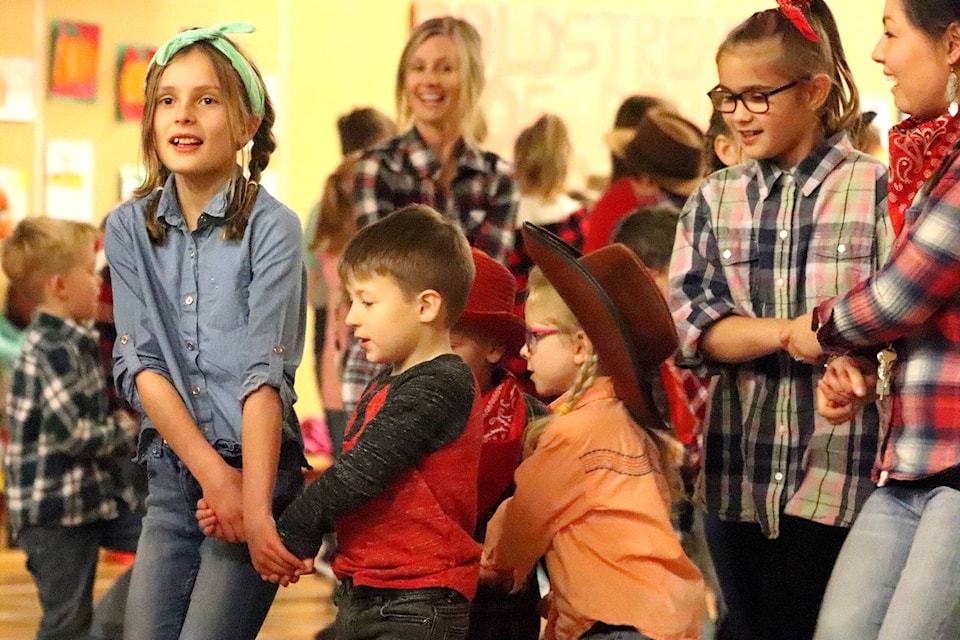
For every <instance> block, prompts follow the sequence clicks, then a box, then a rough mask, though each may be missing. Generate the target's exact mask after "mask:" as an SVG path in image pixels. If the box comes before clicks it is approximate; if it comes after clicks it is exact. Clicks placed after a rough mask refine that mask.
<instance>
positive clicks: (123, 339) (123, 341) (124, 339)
mask: <svg viewBox="0 0 960 640" xmlns="http://www.w3.org/2000/svg"><path fill="white" fill-rule="evenodd" d="M128 342H130V336H120V344H127V343H128Z"/></svg>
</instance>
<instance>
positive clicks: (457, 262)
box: [265, 205, 483, 640]
mask: <svg viewBox="0 0 960 640" xmlns="http://www.w3.org/2000/svg"><path fill="white" fill-rule="evenodd" d="M339 271H340V276H341V279H342V281H343V283H344V284H345V288H346V291H347V293H348V294H349V298H350V311H349V313H348V314H347V318H346V321H347V324H348V325H350V326H351V327H352V328H353V330H354V335H355V336H356V337H357V338H358V339H359V341H360V345H361V346H362V348H363V349H364V351H365V352H366V355H367V359H368V360H369V361H371V362H375V363H383V364H390V365H391V368H389V369H387V370H386V371H384V373H382V374H381V375H380V376H378V377H377V378H375V379H374V380H373V381H372V382H371V383H370V384H369V385H368V386H367V388H366V389H365V390H364V392H363V394H362V396H361V398H360V402H359V404H358V405H357V407H356V409H355V410H354V413H353V415H352V417H351V419H350V422H349V424H348V426H347V431H346V434H345V437H344V443H343V455H342V456H341V457H340V459H338V460H337V461H336V462H335V463H334V465H333V466H332V467H330V469H328V470H327V471H326V472H325V473H324V474H323V475H322V476H320V478H318V479H317V480H316V481H315V482H313V483H312V484H311V485H310V486H309V487H308V488H307V489H306V491H305V492H304V493H303V494H302V495H301V496H300V497H299V498H297V500H295V501H294V502H293V504H291V505H290V507H288V508H287V510H286V511H284V513H283V515H282V516H281V518H280V521H279V523H278V525H277V528H278V531H279V532H280V536H281V539H282V540H283V542H284V544H285V545H286V546H287V548H288V549H290V551H291V552H293V553H294V554H295V555H296V556H297V557H299V558H303V559H308V560H312V558H314V556H315V555H316V553H317V551H318V550H319V548H320V543H321V542H322V536H323V534H325V533H328V532H330V531H332V530H333V529H334V525H335V528H336V533H337V541H338V544H339V548H338V553H337V558H336V560H335V561H334V563H333V570H334V572H335V573H336V574H337V577H338V578H339V579H340V584H339V585H338V586H337V589H336V592H335V594H334V601H335V602H336V604H337V606H338V607H339V611H338V613H337V620H336V623H335V624H336V631H337V637H338V638H339V639H340V640H350V639H352V638H360V637H362V638H374V637H377V638H416V637H421V635H422V634H426V633H429V632H430V629H433V633H435V634H436V633H437V632H438V629H445V630H446V634H447V635H443V634H442V633H441V634H440V635H438V636H434V637H441V636H442V637H444V638H451V639H456V638H463V637H464V634H465V633H466V629H467V621H468V616H469V600H470V599H472V598H473V595H474V592H475V590H476V586H477V576H478V572H479V559H480V549H479V546H478V545H477V543H476V542H475V541H474V540H473V538H472V537H471V533H472V532H473V529H474V526H475V523H476V513H477V468H478V464H479V457H480V443H481V439H482V431H483V427H482V424H481V422H480V420H478V419H477V418H478V416H477V413H476V411H475V410H474V407H475V401H476V398H477V395H478V394H477V392H476V383H475V381H474V379H473V374H472V373H471V371H470V368H469V367H468V366H467V365H466V364H465V363H464V362H463V360H462V359H461V358H460V357H459V356H457V355H455V354H454V353H453V351H452V349H451V346H450V327H451V326H452V325H453V324H454V322H456V320H457V318H458V317H459V316H460V313H461V311H462V310H463V308H464V305H465V303H466V300H467V295H468V293H469V291H470V286H471V284H472V282H473V277H474V265H473V260H472V259H471V256H470V248H469V245H468V244H467V240H466V238H465V237H464V235H463V232H462V231H461V230H460V229H459V227H458V226H457V225H456V224H455V223H453V222H451V221H448V220H446V219H444V218H442V217H441V216H440V215H439V214H438V213H437V212H435V211H433V210H432V209H430V208H428V207H424V206H420V205H414V206H410V207H406V208H403V209H401V210H399V211H397V212H395V213H393V214H391V215H390V216H387V217H386V218H384V219H383V220H381V221H379V222H377V223H375V224H372V225H370V226H368V227H365V228H364V229H362V230H361V231H360V232H359V233H357V235H356V236H354V237H353V239H351V241H350V242H349V244H348V245H347V246H346V248H345V249H344V253H343V256H342V258H341V261H340V267H339ZM265 577H267V578H269V579H273V580H279V581H284V580H286V579H292V576H265ZM423 637H426V636H423Z"/></svg>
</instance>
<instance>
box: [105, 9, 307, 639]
mask: <svg viewBox="0 0 960 640" xmlns="http://www.w3.org/2000/svg"><path fill="white" fill-rule="evenodd" d="M251 31H253V27H252V26H251V25H247V24H243V23H233V24H226V25H220V26H218V27H212V28H208V29H190V30H188V31H184V32H182V33H180V34H179V35H177V36H175V37H174V38H173V39H171V40H170V41H169V42H167V43H166V44H164V45H163V46H162V47H160V49H159V50H158V51H157V54H156V56H155V57H154V59H153V61H152V62H151V65H150V68H149V70H148V72H147V78H146V87H145V94H146V95H145V108H144V113H143V120H142V123H141V156H142V157H143V161H144V163H145V165H146V170H147V177H146V180H145V181H144V183H143V185H141V187H140V188H139V189H138V190H137V191H136V192H135V197H134V198H133V199H131V200H130V201H128V202H125V203H123V204H122V205H120V206H119V207H118V208H117V209H115V210H114V211H113V212H112V213H111V215H110V216H109V217H108V219H107V235H106V253H107V260H108V262H109V264H110V267H111V271H112V278H113V295H114V310H115V317H116V325H117V335H118V338H117V342H116V345H115V348H114V360H115V367H114V375H115V377H116V380H117V386H118V389H119V391H120V393H122V394H123V395H124V396H125V397H126V398H127V399H128V400H130V401H131V402H132V403H133V404H134V405H135V406H137V407H138V408H139V409H141V410H142V412H143V415H144V417H143V426H142V431H141V436H140V445H139V450H138V460H139V461H140V462H141V463H143V464H145V465H146V467H147V471H148V475H149V478H150V481H149V496H148V499H147V515H146V517H145V518H144V524H143V533H142V535H141V538H140V543H139V547H138V552H137V557H136V562H135V564H134V569H133V577H132V581H131V586H130V593H129V598H128V603H127V620H126V629H125V632H126V637H127V638H132V639H136V640H140V639H147V638H149V639H154V638H164V639H165V638H190V639H191V640H193V639H196V638H211V639H213V638H231V639H233V638H254V637H255V636H256V635H257V633H258V631H259V629H260V626H261V624H262V623H263V620H264V618H265V617H266V614H267V611H268V609H269V608H270V605H271V603H272V601H273V598H274V596H275V594H276V589H277V584H276V578H275V579H274V580H275V581H274V582H271V581H269V580H264V579H262V578H261V575H262V576H264V577H267V578H269V577H271V576H281V575H282V576H290V578H287V579H285V580H284V583H285V584H286V583H288V582H289V581H291V580H293V581H295V580H296V579H297V578H298V577H299V575H301V574H302V573H304V572H307V571H309V570H310V569H311V568H312V567H311V566H310V563H309V562H306V561H300V560H299V559H297V558H296V557H294V556H293V555H291V554H290V553H289V552H287V551H286V549H285V547H284V546H283V544H282V543H281V541H280V539H279V537H278V536H277V532H276V525H275V523H274V520H273V516H274V513H277V512H278V511H279V510H282V508H283V507H284V506H286V504H287V503H288V502H289V501H290V500H292V498H293V497H294V496H295V495H296V494H297V492H298V491H299V489H300V488H301V487H302V485H303V475H302V472H301V468H302V466H303V465H304V464H305V463H306V461H305V459H304V457H303V441H302V437H301V435H300V429H299V422H298V420H297V417H296V414H295V413H294V411H293V402H294V400H295V397H296V396H295V393H294V390H293V389H294V373H295V371H296V369H297V366H298V365H299V363H300V356H301V354H302V351H303V339H304V324H305V310H306V305H305V298H304V272H303V266H302V263H301V257H300V245H301V231H300V220H299V218H298V217H297V215H296V214H295V213H293V212H292V211H291V210H290V209H288V208H287V207H285V206H284V205H283V204H281V203H280V202H278V201H277V200H275V199H274V198H273V197H272V196H270V195H269V194H268V193H267V192H266V191H265V190H264V189H263V188H262V187H261V186H260V184H259V181H260V176H261V173H262V171H263V169H264V168H265V167H266V166H267V163H268V162H269V159H270V154H271V153H272V152H273V150H274V149H275V148H276V142H275V140H274V138H273V134H272V133H271V131H272V128H273V122H274V111H273V106H272V104H271V102H270V98H269V97H268V96H267V94H266V91H265V89H264V85H263V80H262V78H261V76H260V73H259V72H258V71H257V69H256V67H255V66H254V65H253V64H252V63H251V62H250V60H249V59H248V58H247V57H246V56H245V55H244V54H243V53H241V52H240V51H239V50H238V49H237V47H236V46H235V45H234V44H233V43H232V42H231V41H230V40H229V39H228V38H227V37H226V35H225V34H227V33H249V32H251ZM248 146H249V151H248V152H246V151H242V150H244V149H247V148H248ZM238 156H239V157H243V158H244V160H245V162H244V164H245V165H246V166H245V167H241V166H240V165H239V164H238ZM198 509H202V511H200V512H198ZM198 514H200V515H206V516H207V518H206V519H205V520H204V521H203V522H202V523H201V522H199V521H198V519H197V518H198Z"/></svg>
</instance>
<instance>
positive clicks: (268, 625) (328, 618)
mask: <svg viewBox="0 0 960 640" xmlns="http://www.w3.org/2000/svg"><path fill="white" fill-rule="evenodd" d="M124 569H125V566H124V565H123V564H121V563H118V562H115V561H111V560H110V559H107V558H104V559H103V560H101V562H100V566H99V567H98V570H97V582H96V586H95V595H96V597H99V596H100V595H101V594H102V593H103V592H105V591H106V590H107V589H108V588H109V587H110V584H111V583H112V580H113V578H115V577H116V576H117V575H118V574H120V573H122V572H123V570H124ZM332 584H333V583H332V582H331V581H330V580H329V579H327V578H323V577H320V576H316V575H313V576H306V577H304V578H302V579H301V580H300V582H299V583H297V584H295V585H291V586H289V587H286V588H281V589H280V591H279V592H278V593H277V598H276V600H274V602H273V607H272V608H271V609H270V613H269V615H268V616H267V620H266V622H265V623H264V625H263V629H262V630H261V632H260V635H259V636H257V637H258V638H260V639H261V640H312V639H313V636H314V634H316V632H317V631H318V630H319V629H320V628H321V627H323V626H326V625H327V624H329V623H330V622H332V621H333V617H334V615H336V610H335V609H334V608H333V605H332V604H331V602H330V593H331V590H332ZM39 621H40V603H39V601H38V600H37V590H36V587H34V584H33V580H31V579H30V574H29V573H28V572H27V569H26V567H25V565H24V555H23V553H22V552H20V551H16V550H11V549H3V550H0V640H29V639H30V638H33V637H34V635H35V634H36V631H37V625H38V623H39Z"/></svg>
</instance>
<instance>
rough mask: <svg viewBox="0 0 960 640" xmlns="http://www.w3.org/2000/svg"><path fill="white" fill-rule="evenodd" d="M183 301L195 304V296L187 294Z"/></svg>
mask: <svg viewBox="0 0 960 640" xmlns="http://www.w3.org/2000/svg"><path fill="white" fill-rule="evenodd" d="M183 301H184V302H186V303H187V304H193V296H187V297H186V298H184V299H183Z"/></svg>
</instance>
